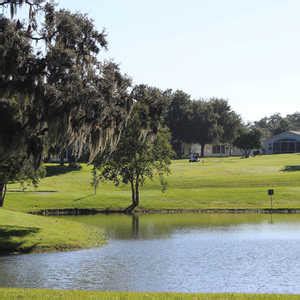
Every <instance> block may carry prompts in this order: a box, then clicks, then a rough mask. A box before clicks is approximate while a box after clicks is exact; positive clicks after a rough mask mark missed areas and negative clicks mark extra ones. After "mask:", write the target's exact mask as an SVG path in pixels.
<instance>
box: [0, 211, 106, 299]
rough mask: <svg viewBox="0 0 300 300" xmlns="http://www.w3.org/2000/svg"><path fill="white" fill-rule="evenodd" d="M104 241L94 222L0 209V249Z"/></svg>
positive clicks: (26, 249) (59, 247) (46, 248)
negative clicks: (88, 224)
mask: <svg viewBox="0 0 300 300" xmlns="http://www.w3.org/2000/svg"><path fill="white" fill-rule="evenodd" d="M103 242H104V237H103V233H102V231H101V230H100V229H97V228H96V227H93V226H87V225H84V224H80V223H77V222H72V221H65V220H62V219H56V218H46V217H40V216H32V215H28V214H24V213H20V212H12V211H8V210H5V209H0V253H14V252H17V253H18V252H21V253H22V252H32V251H34V252H42V251H52V250H69V249H77V248H87V247H92V246H96V245H100V244H102V243H103ZM0 299H3V298H1V297H0Z"/></svg>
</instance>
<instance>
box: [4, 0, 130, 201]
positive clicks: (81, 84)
mask: <svg viewBox="0 0 300 300" xmlns="http://www.w3.org/2000/svg"><path fill="white" fill-rule="evenodd" d="M32 3H33V4H32ZM32 3H31V2H28V1H8V2H2V3H0V4H1V5H10V4H12V5H13V7H15V6H17V5H19V4H27V5H29V6H30V9H31V7H32V6H31V5H36V7H37V8H38V9H40V8H41V9H43V12H44V18H43V19H42V20H40V23H39V25H40V26H42V27H39V28H40V29H39V30H38V36H39V37H38V38H35V37H33V36H32V31H35V32H37V29H35V28H33V29H32V26H31V27H28V26H29V25H30V24H29V25H28V26H24V24H23V23H22V21H20V20H19V19H18V18H14V19H13V20H10V19H9V18H5V17H2V18H1V19H0V78H1V81H0V109H1V111H0V113H2V114H3V115H5V116H6V119H5V120H6V121H5V122H4V119H2V120H3V121H2V120H1V121H2V122H3V123H2V124H1V125H2V127H1V130H0V134H1V136H0V140H1V141H4V142H3V143H1V146H0V195H3V196H4V195H5V193H4V192H3V191H4V190H5V185H6V184H7V182H8V181H11V180H18V179H19V177H20V175H19V174H22V178H25V177H26V176H28V178H32V177H34V178H35V177H36V175H37V174H38V173H37V170H38V168H39V166H40V163H41V160H42V158H43V156H44V155H45V152H46V150H47V148H49V147H53V146H54V147H56V146H72V148H73V149H74V154H75V155H76V156H79V155H80V154H81V153H82V151H83V149H84V147H87V148H88V152H89V153H90V160H93V159H94V158H95V157H96V156H97V154H98V153H100V152H103V151H112V150H113V148H115V146H116V144H117V142H118V140H119V137H120V134H121V131H122V129H123V127H124V125H125V123H126V120H127V118H128V115H129V112H130V109H131V105H132V100H131V96H130V93H129V87H130V85H131V81H130V79H129V78H128V77H126V76H123V75H122V74H121V72H120V70H119V68H118V66H117V65H116V64H114V63H112V62H107V63H102V62H100V61H99V60H98V54H99V52H100V51H101V50H102V49H104V48H106V45H107V41H106V36H105V33H103V32H98V31H97V30H96V29H95V27H94V23H93V21H92V20H90V19H89V18H88V17H87V16H86V15H82V14H73V13H71V12H69V11H66V10H59V11H55V9H54V7H53V6H52V5H51V4H49V3H47V2H45V4H44V5H43V6H42V7H40V3H42V1H36V2H32ZM13 13H15V11H13ZM28 18H29V23H30V21H31V20H33V19H34V18H33V16H32V13H31V14H30V15H29V17H28ZM35 21H36V20H35ZM35 21H34V22H35ZM34 40H41V41H42V42H43V43H44V45H45V47H46V48H45V51H43V52H38V51H36V48H34V47H33V46H32V45H33V41H34ZM8 126H11V127H10V128H8ZM8 136H9V137H8ZM13 145H14V147H15V148H14V149H13V151H11V148H12V146H13ZM16 158H17V159H16ZM11 161H14V162H16V163H15V164H11V163H8V162H11ZM17 162H18V163H17ZM12 166H14V168H13V169H12ZM23 166H26V172H25V170H24V169H23ZM8 167H9V169H8ZM33 175H34V176H33ZM2 198H3V197H2ZM1 204H3V200H2V201H1V202H0V205H1Z"/></svg>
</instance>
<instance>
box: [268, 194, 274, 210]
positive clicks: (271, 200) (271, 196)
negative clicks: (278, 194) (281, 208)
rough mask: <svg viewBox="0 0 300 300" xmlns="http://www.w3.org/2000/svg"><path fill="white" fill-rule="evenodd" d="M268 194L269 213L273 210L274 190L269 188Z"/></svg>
mask: <svg viewBox="0 0 300 300" xmlns="http://www.w3.org/2000/svg"><path fill="white" fill-rule="evenodd" d="M268 195H269V196H270V202H271V213H272V210H273V196H274V190H273V189H269V190H268Z"/></svg>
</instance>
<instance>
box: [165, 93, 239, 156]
mask: <svg viewBox="0 0 300 300" xmlns="http://www.w3.org/2000/svg"><path fill="white" fill-rule="evenodd" d="M166 124H167V125H168V126H169V128H170V130H171V134H172V145H173V147H174V149H175V151H176V153H177V156H178V157H180V154H181V144H182V143H183V142H185V143H199V144H201V151H202V153H201V154H202V156H203V155H204V149H205V145H206V144H209V143H215V142H221V143H227V144H232V142H233V141H234V139H235V137H236V135H237V132H238V129H239V128H240V127H241V119H240V117H239V116H238V115H237V114H236V113H235V112H234V111H233V110H232V109H231V107H230V106H229V104H228V102H227V101H226V100H223V99H217V98H211V99H209V100H208V101H204V100H198V101H194V100H191V97H190V96H189V95H188V94H185V93H184V92H182V91H176V92H175V93H173V94H171V96H170V100H169V106H168V110H167V114H166Z"/></svg>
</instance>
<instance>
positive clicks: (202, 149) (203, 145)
mask: <svg viewBox="0 0 300 300" xmlns="http://www.w3.org/2000/svg"><path fill="white" fill-rule="evenodd" d="M205 145H206V144H201V157H204V150H205Z"/></svg>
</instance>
